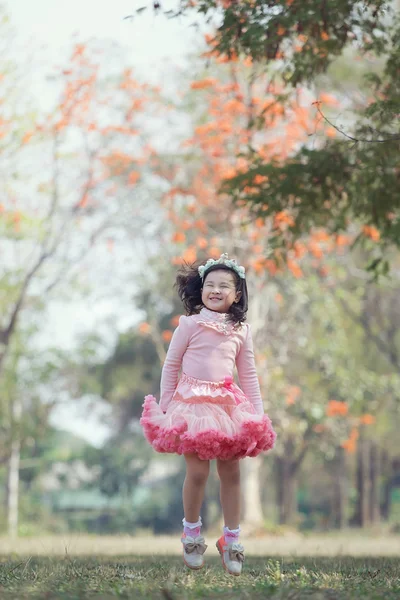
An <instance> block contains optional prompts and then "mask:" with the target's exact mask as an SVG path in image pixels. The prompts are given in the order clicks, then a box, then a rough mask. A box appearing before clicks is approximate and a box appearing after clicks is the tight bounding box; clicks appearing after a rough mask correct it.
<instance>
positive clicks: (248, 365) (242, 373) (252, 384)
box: [236, 325, 264, 415]
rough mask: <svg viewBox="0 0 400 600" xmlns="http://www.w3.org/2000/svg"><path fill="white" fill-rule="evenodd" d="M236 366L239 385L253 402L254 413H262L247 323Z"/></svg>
mask: <svg viewBox="0 0 400 600" xmlns="http://www.w3.org/2000/svg"><path fill="white" fill-rule="evenodd" d="M236 367H237V370H238V375H239V382H240V387H241V388H242V390H243V391H244V393H245V395H246V397H247V398H248V399H249V400H250V402H251V403H252V404H253V406H254V408H255V410H256V413H258V414H259V415H262V414H264V406H263V401H262V398H261V392H260V384H259V382H258V377H257V371H256V364H255V361H254V350H253V338H252V336H251V330H250V326H249V325H247V335H246V338H245V340H244V342H243V346H242V347H241V349H240V350H239V352H238V355H237V357H236Z"/></svg>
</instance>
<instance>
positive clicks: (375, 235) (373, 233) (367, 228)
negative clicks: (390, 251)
mask: <svg viewBox="0 0 400 600" xmlns="http://www.w3.org/2000/svg"><path fill="white" fill-rule="evenodd" d="M363 233H364V235H366V236H367V237H369V238H371V240H373V241H374V242H379V240H380V237H381V234H380V233H379V231H378V230H377V228H376V227H373V225H364V227H363Z"/></svg>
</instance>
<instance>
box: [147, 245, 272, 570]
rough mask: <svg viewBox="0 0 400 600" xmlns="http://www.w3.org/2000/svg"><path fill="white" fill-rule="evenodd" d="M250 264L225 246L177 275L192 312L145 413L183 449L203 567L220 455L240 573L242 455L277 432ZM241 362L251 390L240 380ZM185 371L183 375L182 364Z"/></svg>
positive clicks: (153, 437) (190, 536) (189, 523)
mask: <svg viewBox="0 0 400 600" xmlns="http://www.w3.org/2000/svg"><path fill="white" fill-rule="evenodd" d="M245 277H246V276H245V269H244V267H241V266H239V265H238V264H237V263H236V261H234V260H229V258H228V255H227V254H222V255H221V257H220V258H219V259H218V260H213V259H209V260H208V261H207V262H206V264H205V265H200V266H199V267H198V268H196V266H195V265H191V266H186V267H184V268H182V269H181V270H180V272H179V273H178V276H177V280H176V287H177V288H178V293H179V296H180V298H181V300H182V302H183V305H184V307H185V309H186V313H187V316H182V317H180V320H179V326H178V327H177V329H176V330H175V333H174V335H173V337H172V340H171V343H170V346H169V349H168V353H167V357H166V360H165V363H164V367H163V370H162V376H161V398H160V404H157V401H156V399H155V398H154V396H146V398H145V401H144V404H143V407H144V408H143V414H142V418H141V420H140V422H141V425H142V427H143V430H144V433H145V436H146V438H147V440H148V441H149V442H150V444H151V445H152V446H153V448H154V449H155V450H157V452H175V453H178V454H183V455H184V457H185V461H186V478H185V482H184V484H183V509H184V519H183V534H182V538H181V541H182V544H183V559H184V562H185V564H186V566H188V567H189V568H190V569H201V567H202V566H203V564H204V557H203V554H204V552H205V550H206V548H207V546H206V545H205V541H204V537H202V536H201V535H200V531H201V524H202V523H201V517H200V510H201V505H202V502H203V497H204V490H205V485H206V482H207V478H208V474H209V469H210V460H212V459H216V460H217V470H218V475H219V479H220V499H221V506H222V511H223V516H224V521H225V526H224V529H223V534H222V536H221V537H220V539H219V540H218V541H217V544H216V545H217V548H218V551H219V553H220V555H221V558H222V563H223V566H224V568H225V570H226V571H228V572H229V573H231V574H232V575H240V573H241V571H242V564H243V561H244V548H243V546H242V544H240V543H239V533H240V527H239V517H240V469H239V459H241V458H244V457H245V456H257V455H258V454H259V453H260V452H262V451H265V450H270V449H271V448H272V447H273V445H274V442H275V438H276V434H275V432H274V430H273V428H272V425H271V421H270V420H269V418H268V417H267V415H265V414H264V409H263V402H262V399H261V394H260V387H259V383H258V379H257V374H256V368H255V363H254V353H253V342H252V337H251V331H250V327H249V325H247V324H245V323H244V322H245V320H246V313H247V309H248V301H247V286H246V279H245ZM235 364H236V367H237V371H238V375H239V380H240V384H241V387H242V388H243V391H242V390H241V389H240V388H239V387H238V386H237V385H236V384H235V383H234V381H233V377H232V373H233V369H234V366H235ZM180 370H181V374H180V377H179V371H180Z"/></svg>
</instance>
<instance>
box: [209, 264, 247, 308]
mask: <svg viewBox="0 0 400 600" xmlns="http://www.w3.org/2000/svg"><path fill="white" fill-rule="evenodd" d="M240 296H241V292H237V291H236V282H235V276H234V274H233V273H231V272H230V271H226V270H224V269H216V270H215V271H211V273H209V274H208V275H206V277H205V279H204V283H203V289H202V292H201V300H202V302H203V304H204V306H205V307H206V308H208V309H209V310H214V311H215V312H219V313H227V312H228V311H229V309H230V307H231V306H232V304H233V303H234V302H238V301H239V300H240Z"/></svg>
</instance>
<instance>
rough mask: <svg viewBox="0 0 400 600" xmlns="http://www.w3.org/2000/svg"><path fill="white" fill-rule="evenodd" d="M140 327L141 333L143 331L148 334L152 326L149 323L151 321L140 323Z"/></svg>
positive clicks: (143, 333)
mask: <svg viewBox="0 0 400 600" xmlns="http://www.w3.org/2000/svg"><path fill="white" fill-rule="evenodd" d="M138 329H139V333H141V334H142V335H147V334H148V333H150V331H151V326H150V325H149V323H140V325H139V327H138Z"/></svg>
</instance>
